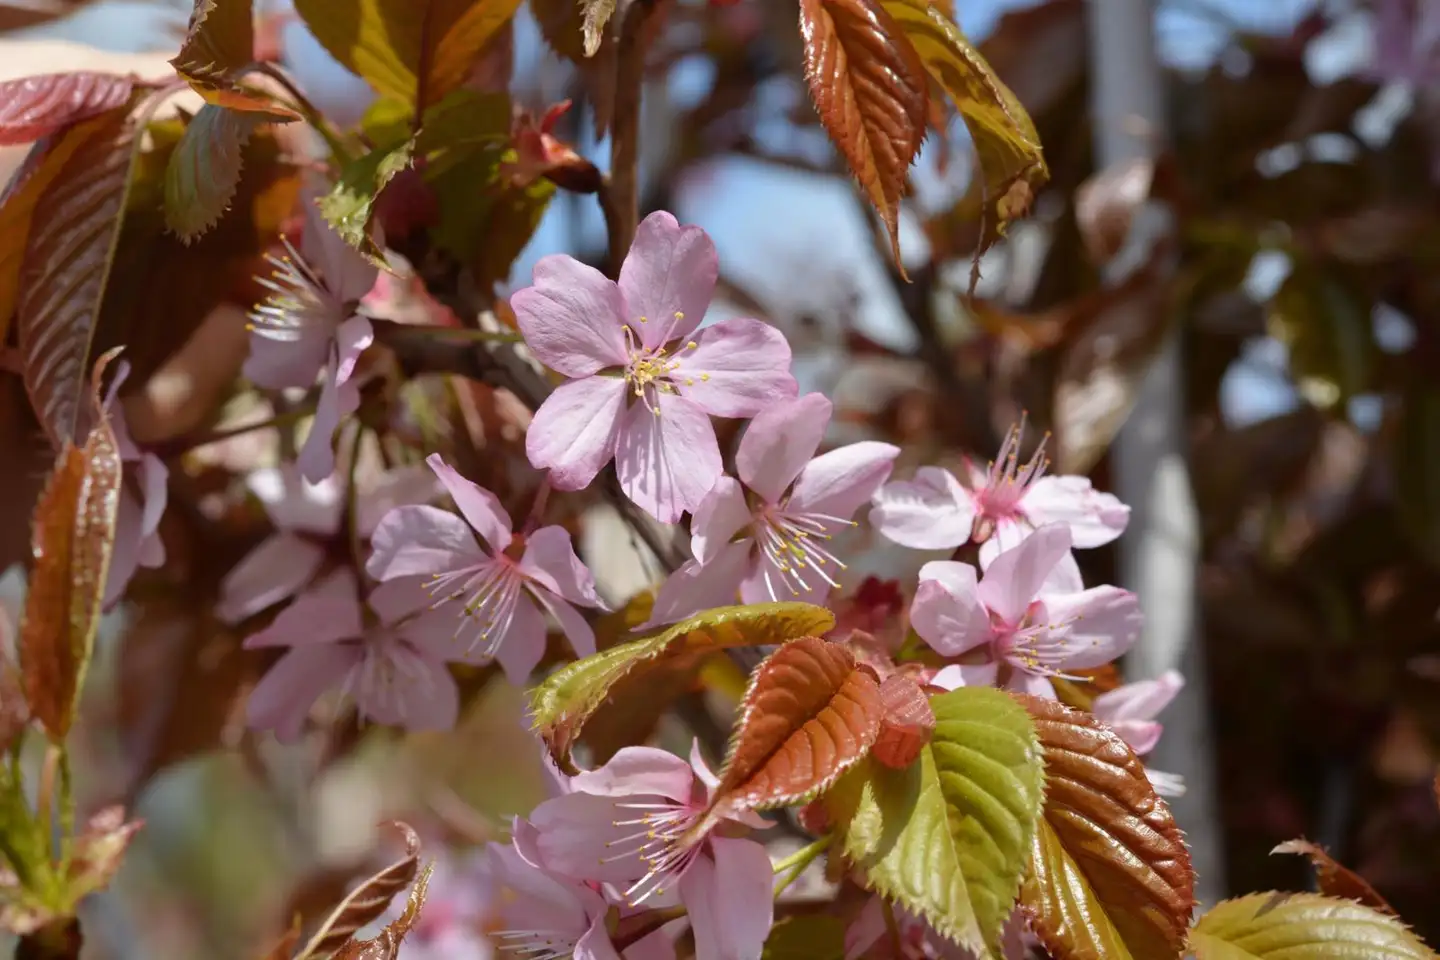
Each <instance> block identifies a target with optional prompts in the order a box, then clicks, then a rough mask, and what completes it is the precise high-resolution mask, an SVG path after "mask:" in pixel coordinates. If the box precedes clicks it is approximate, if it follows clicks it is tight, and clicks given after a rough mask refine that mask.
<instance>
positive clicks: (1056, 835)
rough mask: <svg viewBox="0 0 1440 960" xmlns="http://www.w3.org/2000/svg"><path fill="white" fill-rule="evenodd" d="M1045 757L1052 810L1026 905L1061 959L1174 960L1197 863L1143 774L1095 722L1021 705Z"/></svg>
mask: <svg viewBox="0 0 1440 960" xmlns="http://www.w3.org/2000/svg"><path fill="white" fill-rule="evenodd" d="M1022 699H1023V702H1024V704H1025V706H1026V707H1027V708H1028V709H1029V710H1030V713H1031V716H1032V717H1033V718H1034V720H1035V728H1036V731H1037V732H1038V733H1039V735H1040V745H1041V747H1042V748H1043V749H1044V751H1045V783H1046V790H1045V810H1044V816H1043V817H1042V819H1041V821H1040V824H1039V829H1038V830H1037V831H1036V834H1035V839H1034V842H1033V844H1032V847H1031V856H1030V870H1029V872H1028V874H1027V875H1026V877H1025V882H1024V884H1023V886H1022V887H1021V891H1020V900H1021V903H1023V904H1024V905H1025V907H1026V909H1027V912H1028V914H1029V916H1030V920H1031V926H1032V928H1033V929H1034V931H1035V933H1036V935H1037V936H1038V937H1039V938H1040V940H1041V942H1043V943H1044V944H1045V946H1046V948H1047V949H1048V950H1049V951H1050V952H1051V953H1052V954H1054V955H1055V956H1058V957H1067V958H1069V957H1073V958H1077V960H1078V958H1087V960H1088V958H1093V960H1102V958H1104V960H1111V958H1113V960H1175V958H1178V957H1179V956H1180V952H1181V950H1183V949H1184V946H1185V935H1186V931H1187V930H1188V928H1189V926H1190V912H1191V910H1192V909H1193V908H1194V902H1195V896H1194V894H1195V876H1194V872H1193V870H1192V869H1191V866H1190V853H1189V851H1188V850H1187V849H1186V848H1185V843H1184V841H1183V840H1182V839H1181V835H1180V828H1179V827H1177V826H1176V825H1175V820H1174V818H1173V817H1172V816H1171V815H1170V810H1169V808H1168V807H1166V806H1165V802H1164V801H1163V800H1161V799H1160V798H1159V797H1158V796H1157V795H1156V793H1155V789H1154V787H1152V786H1151V785H1150V781H1149V779H1148V778H1147V777H1146V776H1145V767H1144V765H1143V764H1141V762H1140V760H1139V759H1138V758H1137V757H1136V756H1135V753H1134V752H1133V751H1132V750H1131V749H1130V748H1129V747H1128V746H1127V745H1126V743H1125V741H1124V740H1122V739H1120V737H1119V736H1118V735H1116V734H1115V733H1113V732H1112V731H1110V730H1109V729H1107V728H1106V727H1104V726H1102V725H1101V724H1100V723H1099V722H1098V721H1096V719H1095V718H1094V717H1093V716H1091V715H1090V714H1088V713H1084V712H1081V711H1079V710H1072V709H1071V708H1069V707H1066V706H1064V705H1063V704H1060V703H1058V702H1056V701H1054V700H1045V699H1041V698H1038V697H1023V698H1022Z"/></svg>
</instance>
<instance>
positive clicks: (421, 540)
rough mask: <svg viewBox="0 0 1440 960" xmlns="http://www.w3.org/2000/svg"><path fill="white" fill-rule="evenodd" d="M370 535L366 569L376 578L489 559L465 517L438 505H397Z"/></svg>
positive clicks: (426, 572) (424, 572) (418, 573)
mask: <svg viewBox="0 0 1440 960" xmlns="http://www.w3.org/2000/svg"><path fill="white" fill-rule="evenodd" d="M370 539H371V545H372V547H373V550H372V552H371V554H370V559H369V560H368V561H366V563H365V572H366V573H368V574H369V575H370V576H371V577H373V578H375V579H376V580H391V579H393V578H395V577H414V576H428V575H433V574H437V573H448V572H450V571H452V570H459V569H463V568H465V567H470V566H474V565H476V564H480V563H485V562H486V561H488V560H489V557H488V556H486V554H485V553H484V551H482V550H481V549H480V547H479V546H478V545H477V544H476V543H475V534H474V532H473V531H472V530H471V528H470V527H469V526H468V525H467V524H466V523H465V521H464V520H461V519H460V518H459V517H457V516H455V514H453V513H450V512H449V511H446V510H441V509H439V508H438V507H425V506H413V507H396V508H395V509H394V510H391V511H390V512H389V513H387V514H386V515H385V518H384V519H383V520H381V521H380V523H379V525H378V526H376V527H375V533H374V534H373V535H372V536H371V538H370Z"/></svg>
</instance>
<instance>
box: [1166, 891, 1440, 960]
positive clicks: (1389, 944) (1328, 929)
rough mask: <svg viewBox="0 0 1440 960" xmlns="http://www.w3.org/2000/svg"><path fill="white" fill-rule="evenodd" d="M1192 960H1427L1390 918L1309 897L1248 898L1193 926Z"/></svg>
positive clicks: (1411, 936) (1428, 952)
mask: <svg viewBox="0 0 1440 960" xmlns="http://www.w3.org/2000/svg"><path fill="white" fill-rule="evenodd" d="M1190 950H1191V952H1192V953H1193V954H1194V956H1195V958H1196V960H1380V958H1384V960H1433V958H1434V957H1435V954H1434V953H1433V952H1432V951H1431V950H1430V949H1429V948H1428V947H1426V946H1425V944H1423V943H1421V942H1420V940H1419V938H1417V937H1416V936H1415V935H1414V934H1413V933H1411V932H1410V930H1409V929H1408V928H1407V927H1406V926H1405V925H1404V924H1403V923H1401V922H1400V921H1399V920H1397V919H1395V918H1394V917H1389V916H1386V915H1385V914H1383V913H1379V912H1378V911H1375V910H1372V909H1371V908H1369V907H1367V906H1364V905H1362V904H1359V903H1355V902H1354V901H1351V900H1336V899H1333V898H1331V897H1326V896H1321V895H1320V894H1315V893H1252V894H1250V895H1249V896H1246V897H1238V898H1236V899H1234V900H1225V901H1222V902H1221V903H1217V904H1216V905H1215V906H1214V907H1213V908H1211V909H1210V911H1209V912H1208V913H1206V914H1205V915H1204V916H1203V917H1201V918H1200V919H1199V920H1198V921H1196V923H1195V929H1194V930H1192V931H1191V932H1190Z"/></svg>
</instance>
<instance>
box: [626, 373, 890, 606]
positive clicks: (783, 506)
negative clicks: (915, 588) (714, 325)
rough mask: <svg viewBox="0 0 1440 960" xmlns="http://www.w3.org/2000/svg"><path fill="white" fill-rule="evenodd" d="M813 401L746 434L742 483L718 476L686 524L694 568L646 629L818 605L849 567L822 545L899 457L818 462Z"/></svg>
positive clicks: (766, 418) (867, 454) (844, 456)
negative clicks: (733, 609) (748, 610)
mask: <svg viewBox="0 0 1440 960" xmlns="http://www.w3.org/2000/svg"><path fill="white" fill-rule="evenodd" d="M832 409H833V408H832V406H831V404H830V401H829V400H827V399H826V398H825V397H824V396H823V395H821V394H818V393H810V394H806V395H805V396H803V397H799V398H797V399H795V400H787V401H785V402H783V403H778V404H775V405H774V406H772V407H769V408H768V409H766V410H764V411H762V412H761V413H760V414H758V415H757V416H756V417H755V419H754V420H752V421H751V422H750V426H749V427H747V428H746V430H745V436H744V437H743V438H742V439H741V440H740V446H739V449H738V450H737V451H736V454H735V466H736V472H738V473H739V474H740V478H739V480H736V479H735V478H733V477H721V478H720V479H719V480H718V481H717V482H716V484H715V486H714V487H712V488H711V490H710V492H709V493H708V494H707V495H706V496H705V499H704V500H702V501H701V502H700V505H699V507H698V508H697V509H696V511H695V516H694V518H693V519H692V521H691V524H690V533H691V540H690V544H691V550H692V551H693V552H694V555H695V559H694V560H692V561H690V562H689V563H687V564H685V566H683V567H682V568H681V569H680V570H677V571H676V572H675V573H674V574H673V575H672V576H671V577H670V578H669V579H667V580H666V581H665V583H664V584H662V585H661V587H660V591H659V594H658V595H657V597H656V600H655V612H654V615H653V616H652V617H651V621H650V622H651V623H652V624H656V623H670V622H673V621H676V620H681V619H684V618H685V617H687V616H690V615H691V614H693V613H696V612H698V611H700V610H704V609H707V608H710V607H716V606H722V605H725V604H729V603H734V602H735V595H736V592H737V591H738V592H739V595H740V598H741V600H743V601H744V602H745V603H763V602H765V601H767V600H770V601H774V600H791V599H801V600H807V601H810V602H812V603H822V602H823V601H824V598H825V596H826V594H827V593H829V591H830V589H831V588H832V587H838V586H839V583H838V582H837V580H836V577H837V576H839V574H840V572H841V571H843V570H844V569H845V564H844V562H843V561H841V560H840V559H839V558H838V557H836V556H835V554H834V553H832V552H831V550H830V547H829V546H828V544H829V542H830V540H831V539H832V538H833V537H834V536H835V535H836V534H837V533H840V532H841V531H843V530H845V529H848V528H849V527H852V526H854V523H853V521H851V519H850V518H851V517H852V516H853V515H854V514H855V511H856V510H858V509H860V507H862V506H864V505H865V504H866V503H868V502H869V501H870V498H871V497H872V496H874V494H875V491H876V490H877V489H879V487H880V485H881V484H882V483H884V482H885V481H886V479H888V478H889V476H890V470H891V467H892V466H893V463H894V460H895V457H896V456H898V455H899V453H900V449H899V448H898V447H895V446H892V445H890V444H888V443H876V442H873V441H866V442H862V443H852V444H850V445H849V446H844V447H839V448H837V449H835V450H831V451H830V452H828V453H825V454H821V455H820V456H818V457H817V456H815V451H816V450H817V449H818V448H819V446H820V441H821V440H822V439H823V438H824V436H825V428H826V427H827V426H828V425H829V423H830V414H831V411H832Z"/></svg>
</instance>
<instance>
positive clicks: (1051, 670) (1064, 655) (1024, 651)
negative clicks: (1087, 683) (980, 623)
mask: <svg viewBox="0 0 1440 960" xmlns="http://www.w3.org/2000/svg"><path fill="white" fill-rule="evenodd" d="M991 624H992V627H993V628H994V629H995V631H996V634H997V635H996V637H995V640H994V649H995V654H996V658H997V659H1000V660H1004V661H1005V662H1006V663H1009V664H1010V665H1011V666H1013V667H1015V668H1016V669H1017V670H1023V671H1025V672H1026V673H1029V674H1033V675H1035V676H1040V677H1058V678H1059V679H1061V680H1078V679H1080V678H1078V677H1072V676H1069V675H1067V674H1065V673H1062V672H1061V671H1060V667H1061V666H1062V665H1063V664H1064V662H1065V661H1066V660H1067V659H1069V657H1070V654H1071V653H1072V652H1073V645H1072V644H1071V643H1070V636H1069V629H1068V628H1069V626H1070V621H1064V622H1060V623H1051V622H1049V619H1048V614H1047V612H1046V610H1045V604H1043V603H1041V602H1040V601H1039V600H1036V601H1033V602H1032V603H1031V604H1030V606H1029V607H1027V608H1026V610H1025V615H1024V616H1022V617H1021V618H1020V622H1019V623H1016V624H1005V623H1000V622H997V618H996V617H995V615H994V614H993V613H992V614H991Z"/></svg>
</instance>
